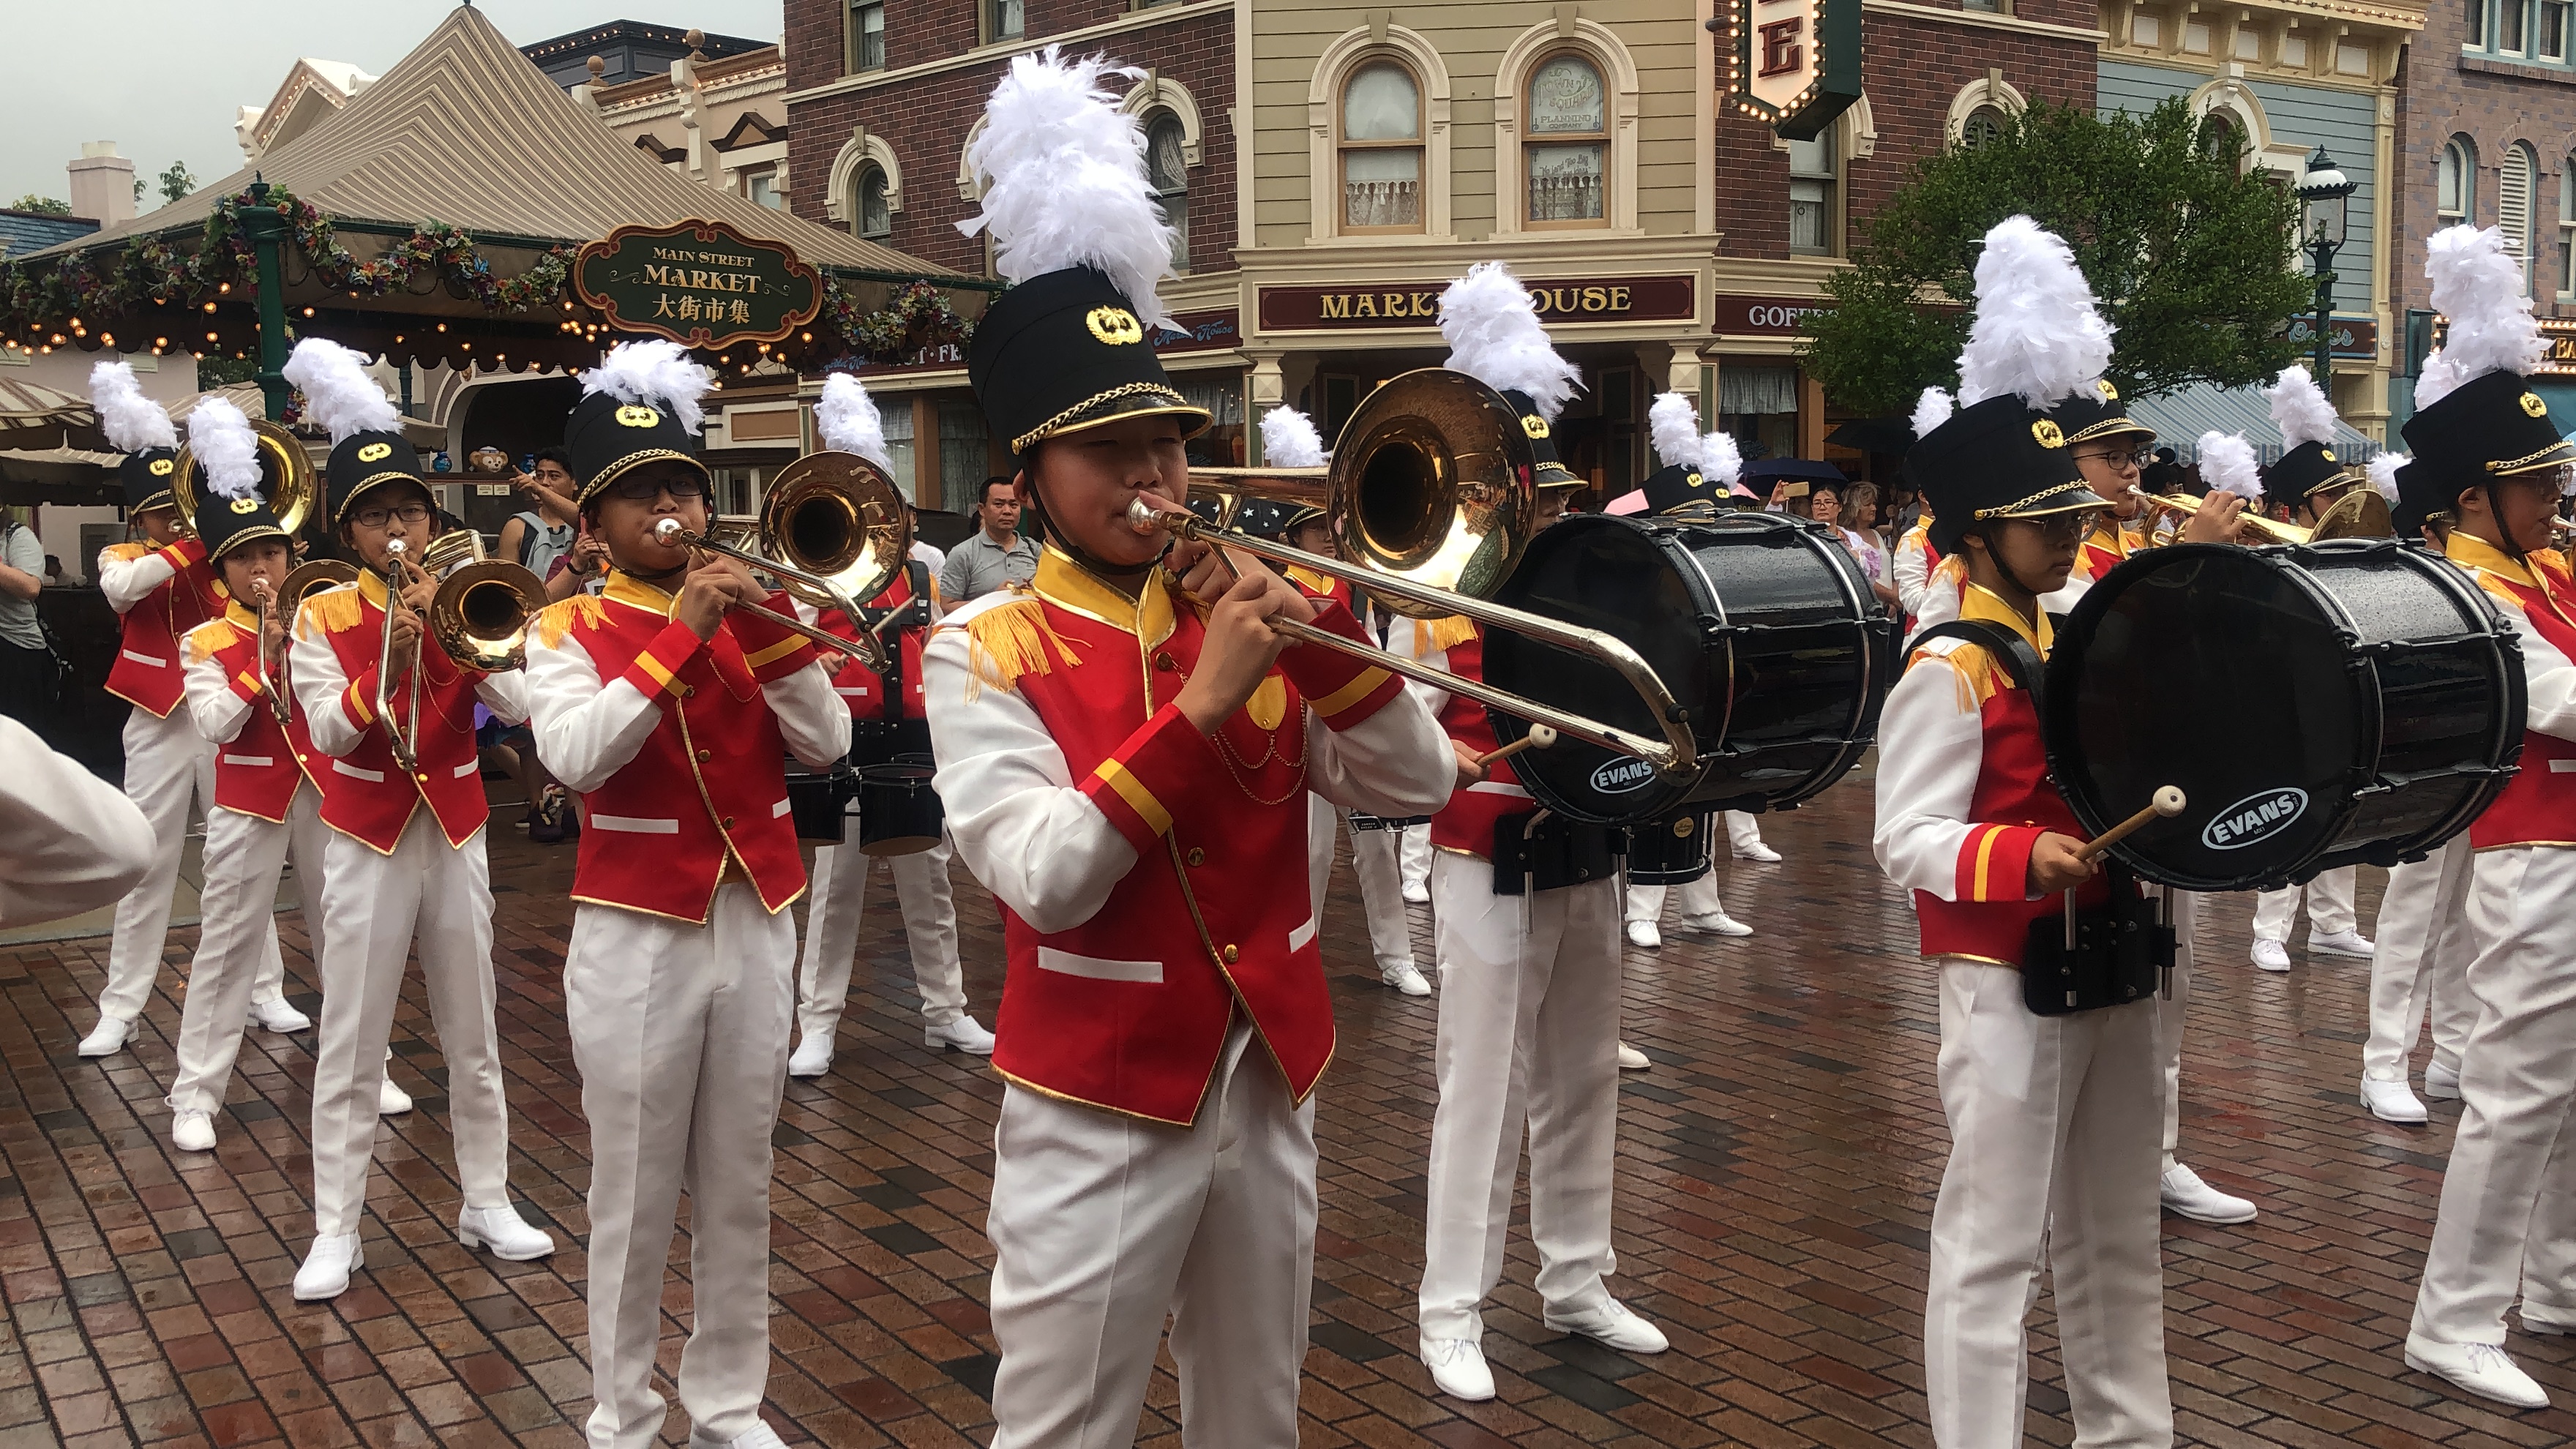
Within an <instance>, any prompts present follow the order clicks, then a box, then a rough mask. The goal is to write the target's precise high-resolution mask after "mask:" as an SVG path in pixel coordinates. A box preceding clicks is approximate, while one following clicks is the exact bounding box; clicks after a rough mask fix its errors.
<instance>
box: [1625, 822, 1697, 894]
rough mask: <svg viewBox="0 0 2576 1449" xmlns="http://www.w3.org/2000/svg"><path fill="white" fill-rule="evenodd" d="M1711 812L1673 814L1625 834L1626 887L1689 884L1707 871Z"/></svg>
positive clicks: (1634, 828)
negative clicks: (1626, 851) (1626, 858)
mask: <svg viewBox="0 0 2576 1449" xmlns="http://www.w3.org/2000/svg"><path fill="white" fill-rule="evenodd" d="M1716 822H1717V812H1716V811H1714V810H1703V811H1695V812H1692V813H1690V814H1687V815H1676V816H1674V817H1673V818H1672V819H1670V820H1657V821H1653V822H1650V823H1648V824H1645V825H1637V826H1632V827H1630V828H1629V831H1628V884H1630V885H1641V886H1656V885H1659V886H1677V885H1689V884H1690V883H1691V882H1692V881H1695V880H1697V879H1699V878H1700V877H1701V876H1704V875H1706V874H1708V871H1709V846H1708V837H1709V829H1710V827H1711V826H1713V825H1714V824H1716Z"/></svg>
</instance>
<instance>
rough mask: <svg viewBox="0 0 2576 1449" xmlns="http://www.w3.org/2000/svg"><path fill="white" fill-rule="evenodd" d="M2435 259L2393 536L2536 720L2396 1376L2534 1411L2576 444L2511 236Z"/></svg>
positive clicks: (2490, 844) (2501, 853)
mask: <svg viewBox="0 0 2576 1449" xmlns="http://www.w3.org/2000/svg"><path fill="white" fill-rule="evenodd" d="M2428 250H2429V252H2430V257H2429V259H2428V261H2427V263H2426V265H2425V268H2424V270H2425V274H2426V275H2427V276H2428V277H2430V278H2431V280H2432V284H2433V286H2432V293H2433V306H2434V307H2435V308H2436V309H2438V310H2440V311H2441V312H2442V313H2444V314H2445V315H2446V316H2448V317H2449V318H2450V332H2449V334H2448V336H2447V338H2446V339H2445V341H2444V343H2443V346H2442V348H2441V349H2440V350H2439V351H2437V352H2435V353H2434V354H2433V355H2432V356H2431V357H2429V358H2427V359H2426V360H2425V363H2424V369H2423V375H2422V377H2421V378H2420V379H2419V380H2418V382H2417V383H2416V392H2415V400H2416V406H2415V415H2414V416H2413V417H2412V418H2410V419H2408V421H2407V423H2406V441H2407V443H2408V445H2409V446H2410V447H2411V448H2412V449H2413V451H2414V455H2415V456H2414V461H2413V462H2411V463H2409V464H2407V465H2406V466H2405V467H2404V468H2403V469H2401V470H2399V472H2398V474H2397V486H2398V493H2399V502H2398V507H2397V509H2396V523H2397V533H2398V536H2399V537H2401V538H2406V537H2412V536H2413V535H2414V534H2415V533H2416V532H2417V531H2418V530H2419V529H2420V528H2421V527H2422V526H2423V525H2424V524H2425V523H2427V522H2432V523H2435V524H2447V532H2446V535H2445V538H2444V544H2443V551H2444V552H2445V553H2446V554H2447V555H2449V557H2450V559H2451V561H2452V562H2453V563H2456V564H2458V565H2459V566H2460V567H2461V568H2463V569H2466V570H2468V571H2469V572H2470V573H2471V574H2472V575H2474V576H2475V577H2476V579H2477V581H2478V585H2479V587H2481V588H2483V589H2484V590H2486V592H2487V595H2488V597H2489V598H2491V599H2493V600H2494V602H2495V604H2496V607H2497V609H2498V611H2499V612H2500V613H2501V614H2502V615H2503V617H2504V621H2505V623H2506V625H2507V626H2508V627H2509V628H2510V629H2511V630H2512V632H2513V634H2514V635H2516V636H2517V637H2518V638H2519V640H2520V642H2521V651H2520V652H2521V657H2522V668H2523V678H2524V686H2525V690H2526V693H2527V695H2528V709H2529V713H2528V715H2527V716H2526V724H2525V732H2524V735H2523V750H2522V769H2521V771H2520V773H2518V774H2516V775H2515V776H2514V777H2513V780H2512V782H2511V783H2510V784H2508V785H2507V786H2506V787H2505V790H2504V793H2503V794H2502V795H2500V796H2499V797H2497V799H2496V802H2495V803H2494V804H2493V805H2490V806H2489V807H2487V810H2486V813H2484V814H2483V815H2480V816H2479V817H2478V819H2477V820H2476V822H2475V823H2473V824H2472V825H2470V827H2469V832H2468V839H2469V844H2470V846H2471V847H2472V848H2473V849H2474V850H2475V851H2476V858H2475V861H2474V863H2473V864H2472V865H2471V867H2470V880H2469V891H2468V910H2469V921H2470V925H2471V928H2472V929H2473V930H2474V932H2475V933H2476V938H2477V942H2478V953H2477V956H2476V959H2474V960H2472V961H2471V962H2470V963H2469V967H2468V983H2469V990H2470V991H2471V992H2473V993H2474V994H2475V995H2476V998H2477V1002H2478V1007H2479V1011H2478V1021H2477V1025H2476V1027H2475V1028H2474V1029H2472V1030H2471V1031H2470V1033H2469V1040H2468V1045H2467V1048H2466V1051H2465V1052H2464V1055H2463V1060H2462V1062H2461V1066H2460V1096H2461V1098H2462V1099H2463V1102H2464V1104H2465V1110H2464V1111H2463V1112H2462V1114H2461V1117H2460V1126H2459V1131H2458V1134H2457V1135H2456V1136H2455V1137H2454V1138H2453V1140H2452V1145H2451V1160H2450V1164H2449V1166H2448V1168H2447V1169H2446V1170H2445V1171H2444V1172H2443V1174H2442V1209H2441V1216H2440V1217H2439V1218H2438V1219H2437V1220H2436V1221H2435V1223H2434V1226H2433V1241H2432V1244H2431V1246H2430V1247H2429V1248H2428V1249H2427V1250H2426V1252H2425V1255H2424V1281H2423V1284H2422V1286H2421V1287H2420V1288H2418V1289H2417V1291H2416V1295H2415V1317H2414V1322H2413V1323H2412V1325H2411V1326H2410V1328H2409V1330H2408V1332H2407V1335H2406V1366H2407V1367H2408V1368H2412V1369H2417V1370H2420V1371H2422V1372H2425V1373H2431V1374H2437V1375H2439V1376H2441V1377H2442V1378H2445V1379H2448V1380H2450V1381H2451V1382H2452V1383H2454V1384H2457V1385H2459V1386H2460V1387H2461V1388H2464V1389H2467V1390H2468V1391H2469V1392H2471V1393H2473V1394H2477V1395H2479V1396H2481V1397H2484V1398H2488V1399H2493V1400H2495V1401H2497V1402H2498V1403H2503V1404H2508V1405H2511V1406H2513V1407H2515V1408H2534V1409H2536V1408H2540V1407H2543V1406H2545V1405H2546V1404H2547V1403H2548V1402H2549V1396H2548V1395H2547V1394H2546V1393H2544V1392H2542V1391H2541V1388H2540V1386H2539V1385H2538V1384H2536V1383H2534V1382H2533V1381H2532V1379H2531V1376H2530V1375H2528V1374H2526V1373H2524V1372H2523V1371H2522V1370H2521V1369H2520V1368H2519V1367H2517V1366H2516V1365H2515V1364H2514V1362H2513V1360H2512V1359H2511V1358H2510V1357H2508V1356H2507V1355H2506V1354H2505V1352H2504V1350H2503V1348H2502V1344H2503V1342H2504V1335H2505V1323H2504V1315H2505V1310H2506V1309H2508V1308H2510V1307H2512V1306H2513V1303H2514V1299H2515V1297H2516V1295H2517V1293H2518V1294H2519V1296H2520V1297H2521V1300H2522V1326H2523V1327H2524V1329H2525V1330H2527V1331H2530V1332H2533V1333H2543V1334H2566V1333H2571V1332H2576V1152H2569V1151H2567V1150H2566V1149H2565V1147H2564V1145H2563V1144H2564V1139H2565V1138H2566V1136H2567V1132H2568V1125H2569V1121H2570V1117H2571V1115H2572V1114H2576V937H2572V936H2571V935H2570V934H2569V932H2568V930H2567V919H2568V916H2569V913H2570V911H2571V910H2576V848H2571V847H2570V846H2569V844H2568V843H2567V842H2568V841H2569V839H2570V837H2571V834H2576V832H2571V831H2570V829H2569V817H2570V815H2571V813H2576V783H2571V782H2576V772H2571V771H2568V770H2562V769H2560V768H2559V765H2560V762H2562V761H2576V578H2571V577H2570V576H2569V574H2568V571H2567V565H2566V563H2565V561H2564V559H2563V558H2562V557H2560V556H2559V555H2557V554H2555V553H2553V552H2551V551H2550V549H2551V544H2552V537H2551V529H2550V520H2551V518H2552V517H2554V516H2555V514H2556V512H2557V505H2558V489H2559V480H2560V478H2561V477H2562V476H2563V475H2564V474H2565V472H2566V470H2567V468H2568V467H2569V465H2570V463H2571V462H2576V444H2571V443H2569V442H2567V441H2566V440H2564V439H2562V438H2560V437H2559V436H2558V429H2557V428H2556V427H2554V426H2553V425H2552V424H2551V423H2550V421H2549V409H2548V407H2547V406H2546V405H2545V404H2544V403H2543V402H2542V401H2541V399H2540V398H2539V396H2538V395H2536V394H2534V393H2533V392H2532V391H2531V390H2530V386H2529V384H2527V383H2526V382H2525V381H2524V374H2525V373H2527V372H2528V371H2530V370H2531V369H2532V368H2534V367H2537V366H2538V365H2539V364H2540V363H2541V362H2542V361H2543V360H2544V359H2545V358H2546V357H2547V356H2548V350H2547V349H2548V344H2547V342H2546V341H2545V339H2543V338H2542V337H2541V335H2540V329H2539V327H2538V325H2537V324H2536V323H2534V322H2533V321H2532V319H2531V304H2530V303H2529V302H2527V301H2525V300H2524V298H2523V296H2522V291H2523V288H2522V265H2521V263H2520V262H2518V261H2516V260H2515V259H2514V258H2513V257H2512V255H2511V254H2509V253H2508V252H2506V251H2505V249H2504V241H2503V237H2502V234H2501V233H2499V232H2496V231H2494V230H2492V229H2490V230H2486V231H2478V230H2475V229H2473V228H2470V227H2466V226H2455V227H2451V228H2448V229H2446V230H2444V231H2441V232H2437V233H2435V234H2434V236H2433V238H2432V240H2431V242H2430V243H2429V244H2428Z"/></svg>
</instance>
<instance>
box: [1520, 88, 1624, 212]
mask: <svg viewBox="0 0 2576 1449" xmlns="http://www.w3.org/2000/svg"><path fill="white" fill-rule="evenodd" d="M1609 101H1610V97H1609V93H1608V91H1607V89H1606V88H1605V87H1604V86H1603V85H1602V83H1601V70H1600V68H1599V67H1598V66H1595V65H1594V64H1593V63H1592V62H1591V61H1589V60H1586V59H1585V58H1583V57H1582V56H1580V55H1576V54H1573V53H1571V52H1567V53H1563V54H1559V55H1554V56H1550V57H1549V58H1547V59H1546V60H1544V61H1541V62H1540V63H1539V65H1538V68H1537V69H1536V70H1534V71H1532V72H1531V73H1530V82H1529V120H1528V126H1527V131H1528V135H1529V142H1528V144H1527V145H1526V146H1524V147H1523V148H1522V155H1523V157H1524V158H1525V159H1526V162H1527V165H1528V167H1529V173H1528V195H1529V217H1528V219H1529V221H1530V224H1531V225H1533V226H1546V225H1560V226H1561V225H1600V224H1603V223H1604V221H1605V220H1606V217H1607V213H1606V212H1605V211H1604V210H1603V207H1602V201H1603V182H1604V179H1605V178H1606V177H1607V175H1608V173H1609V161H1610V105H1609Z"/></svg>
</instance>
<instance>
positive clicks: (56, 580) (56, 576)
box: [45, 554, 71, 587]
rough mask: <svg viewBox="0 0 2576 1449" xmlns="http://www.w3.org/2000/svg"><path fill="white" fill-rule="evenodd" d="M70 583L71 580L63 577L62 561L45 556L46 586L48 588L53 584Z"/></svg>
mask: <svg viewBox="0 0 2576 1449" xmlns="http://www.w3.org/2000/svg"><path fill="white" fill-rule="evenodd" d="M70 582H71V580H69V579H67V578H64V577H63V561H62V560H61V559H59V558H57V557H55V556H54V555H52V554H47V555H45V583H46V585H47V586H48V587H50V586H52V585H54V584H68V583H70Z"/></svg>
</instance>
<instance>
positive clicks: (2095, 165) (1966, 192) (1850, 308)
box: [1802, 96, 2315, 416]
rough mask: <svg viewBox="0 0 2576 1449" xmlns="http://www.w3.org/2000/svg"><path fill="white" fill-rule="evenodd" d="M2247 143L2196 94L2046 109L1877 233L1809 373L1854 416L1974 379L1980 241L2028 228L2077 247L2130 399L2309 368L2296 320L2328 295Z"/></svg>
mask: <svg viewBox="0 0 2576 1449" xmlns="http://www.w3.org/2000/svg"><path fill="white" fill-rule="evenodd" d="M2244 145H2245V143H2244V141H2243V139H2242V137H2240V136H2239V135H2238V134H2237V133H2236V132H2235V131H2234V130H2232V129H2230V128H2228V127H2226V126H2225V125H2223V124H2220V123H2214V122H2204V121H2202V120H2201V119H2199V118H2197V117H2195V116H2193V115H2192V113H2191V109H2190V107H2189V106H2187V105H2186V104H2184V102H2183V100H2182V98H2180V97H2178V96H2177V97H2169V98H2168V99H2166V100H2165V101H2164V102H2163V103H2161V104H2159V105H2158V106H2157V107H2156V108H2155V110H2154V111H2153V112H2151V113H2149V114H2148V115H2146V116H2144V117H2139V116H2133V115H2129V114H2126V113H2115V114H2113V115H2109V116H2097V115H2095V114H2094V113H2092V112H2091V111H2088V110H2083V109H2081V108H2078V107H2073V106H2052V105H2049V104H2047V103H2045V102H2041V103H2039V104H2035V105H2033V106H2032V107H2031V108H2030V109H2029V110H2028V111H2026V112H2024V113H2023V114H2022V115H2021V116H2020V117H2018V118H2017V119H2015V120H2014V121H2013V122H2012V123H2010V124H2009V125H2007V126H2005V127H2004V128H2003V129H2002V131H2001V133H2000V134H1999V135H1995V136H1992V137H1990V138H1988V139H1986V140H1985V141H1983V143H1982V144H1980V145H1977V146H1975V147H1973V148H1971V147H1965V146H1961V147H1953V148H1951V149H1950V150H1947V151H1944V152H1942V153H1940V154H1939V155H1936V156H1930V157H1927V158H1925V159H1924V160H1922V161H1920V162H1917V163H1916V165H1915V169H1914V174H1913V176H1912V177H1911V178H1910V179H1909V180H1908V181H1907V182H1906V184H1905V186H1904V187H1903V188H1902V189H1900V190H1899V191H1897V192H1896V194H1895V195H1893V196H1891V197H1889V198H1888V201H1887V204H1886V206H1884V207H1883V208H1881V209H1880V211H1879V212H1878V214H1877V215H1876V216H1875V217H1873V218H1871V220H1870V222H1869V226H1868V239H1867V240H1866V242H1865V243H1864V244H1863V245H1862V246H1861V247H1859V248H1858V249H1856V250H1855V252H1854V253H1853V257H1852V262H1853V265H1852V266H1850V267H1849V268H1846V269H1843V270H1840V271H1837V272H1836V273H1834V274H1833V275H1832V276H1830V277H1828V278H1827V279H1826V282H1825V290H1826V292H1827V293H1828V294H1829V295H1830V296H1831V297H1832V298H1833V300H1834V303H1835V305H1834V306H1833V307H1832V308H1830V309H1824V310H1819V311H1815V312H1810V313H1808V314H1806V317H1805V318H1804V320H1803V323H1802V331H1803V332H1804V334H1805V338H1806V343H1805V354H1806V366H1807V371H1808V372H1809V374H1810V375H1812V376H1814V377H1815V378H1817V379H1818V380H1819V381H1821V382H1822V383H1823V384H1824V386H1825V390H1826V391H1827V392H1828V393H1830V394H1832V395H1833V396H1834V397H1835V398H1836V399H1837V400H1838V401H1840V402H1841V403H1842V404H1843V405H1844V406H1846V407H1850V408H1853V409H1855V410H1857V411H1859V412H1862V413H1866V414H1870V415H1877V416H1883V415H1888V414H1901V413H1904V412H1906V411H1908V410H1909V409H1911V408H1912V407H1913V405H1914V400H1915V398H1916V397H1917V396H1918V395H1919V394H1920V393H1921V391H1922V390H1923V389H1924V388H1926V387H1929V386H1934V385H1940V386H1945V387H1946V386H1951V385H1953V384H1955V383H1956V381H1957V379H1958V356H1959V349H1960V347H1961V346H1962V345H1963V344H1964V343H1965V342H1966V341H1967V336H1968V323H1969V312H1968V307H1969V305H1970V304H1971V303H1972V302H1973V301H1974V299H1975V296H1976V264H1977V252H1978V244H1979V242H1980V240H1981V239H1982V238H1983V237H1984V236H1985V233H1986V231H1987V230H1988V229H1989V228H1991V227H1992V226H1993V225H1994V224H1995V223H1996V222H1999V221H2001V220H2003V219H2004V218H2005V217H2008V216H2012V215H2015V214H2016V213H2018V214H2024V215H2028V216H2029V217H2031V218H2032V219H2034V220H2036V221H2037V222H2039V223H2040V224H2041V225H2042V226H2045V227H2047V228H2049V229H2050V230H2052V231H2055V232H2057V233H2058V234H2059V235H2060V236H2063V237H2065V238H2066V240H2067V243H2068V245H2070V246H2072V247H2073V248H2074V249H2075V260H2076V264H2077V265H2078V266H2080V267H2082V268H2083V270H2084V275H2085V277H2086V279H2088V280H2089V281H2091V282H2092V284H2093V293H2094V295H2095V296H2096V297H2098V298H2099V299H2101V303H2102V310H2103V314H2104V316H2106V317H2107V318H2108V319H2109V320H2110V321H2111V323H2112V325H2113V326H2114V327H2115V328H2117V329H2118V330H2117V331H2116V332H2115V333H2114V334H2113V339H2112V342H2113V351H2112V355H2111V371H2110V377H2111V381H2112V383H2113V384H2114V385H2115V386H2117V387H2118V388H2119V389H2120V390H2121V392H2122V393H2123V395H2126V396H2130V397H2145V396H2153V395H2154V394H2157V393H2163V392H2171V391H2173V390H2174V389H2176V388H2180V387H2185V386H2188V385H2190V384H2192V383H2196V382H2208V383H2215V384H2217V385H2218V386H2221V387H2242V386H2244V385H2246V384H2248V383H2253V382H2257V381H2262V380H2264V379H2268V378H2270V377H2271V376H2272V375H2273V374H2275V373H2277V372H2279V371H2280V370H2281V369H2282V368H2283V367H2285V366H2287V365H2288V364H2290V363H2291V362H2294V361H2296V360H2297V359H2298V351H2299V350H2298V348H2297V346H2296V345H2295V344H2293V343H2291V342H2290V341H2289V340H2288V337H2287V335H2286V324H2287V323H2288V321H2289V319H2290V317H2291V315H2292V314H2293V313H2296V312H2303V311H2305V310H2307V309H2308V307H2309V306H2310V304H2311V299H2312V298H2313V296H2314V285H2315V284H2314V283H2313V282H2312V281H2311V280H2310V279H2309V278H2308V277H2307V276H2306V275H2304V274H2302V273H2300V272H2298V271H2295V270H2293V269H2292V267H2293V259H2294V255H2295V253H2294V248H2295V246H2296V243H2297V240H2298V224H2299V207H2298V201H2297V198H2296V197H2294V196H2293V195H2292V194H2291V193H2290V191H2289V189H2288V188H2287V187H2284V186H2280V185H2278V184H2276V183H2275V182H2274V181H2273V180H2272V179H2270V178H2269V177H2267V176H2265V175H2263V174H2261V173H2249V172H2247V171H2246V170H2245V169H2244V168H2243V164H2242V163H2243V157H2244Z"/></svg>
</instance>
